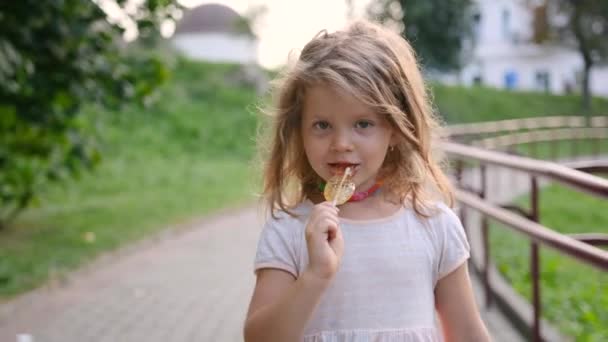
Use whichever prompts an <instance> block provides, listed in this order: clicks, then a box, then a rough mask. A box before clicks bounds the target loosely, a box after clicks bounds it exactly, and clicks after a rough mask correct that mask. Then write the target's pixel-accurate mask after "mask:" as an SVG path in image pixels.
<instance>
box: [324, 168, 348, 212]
mask: <svg viewBox="0 0 608 342" xmlns="http://www.w3.org/2000/svg"><path fill="white" fill-rule="evenodd" d="M350 178H351V174H350V170H349V169H346V172H345V174H344V175H336V176H334V177H332V178H331V179H330V180H329V181H328V182H327V184H326V185H325V190H324V191H323V196H324V197H325V199H326V200H327V201H332V202H334V204H335V205H340V204H344V203H346V202H347V201H348V200H349V199H350V198H351V196H352V195H353V194H354V193H355V188H356V186H355V183H353V182H352V181H351V180H350Z"/></svg>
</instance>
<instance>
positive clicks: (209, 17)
mask: <svg viewBox="0 0 608 342" xmlns="http://www.w3.org/2000/svg"><path fill="white" fill-rule="evenodd" d="M244 24H245V22H244V21H243V18H242V17H241V15H239V14H238V13H237V12H236V11H235V10H233V9H232V8H230V7H228V6H225V5H220V4H206V5H200V6H197V7H194V8H192V9H190V10H188V11H186V12H185V13H184V17H183V18H182V19H181V20H180V21H179V22H178V23H177V26H176V28H175V34H180V33H208V32H219V33H233V34H244V33H246V32H248V31H250V29H249V27H243V25H244Z"/></svg>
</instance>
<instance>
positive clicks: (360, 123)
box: [355, 121, 374, 128]
mask: <svg viewBox="0 0 608 342" xmlns="http://www.w3.org/2000/svg"><path fill="white" fill-rule="evenodd" d="M373 125H374V123H373V122H371V121H357V123H356V124H355V126H356V127H357V128H369V127H372V126H373Z"/></svg>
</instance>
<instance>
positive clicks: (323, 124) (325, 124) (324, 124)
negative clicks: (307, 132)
mask: <svg viewBox="0 0 608 342" xmlns="http://www.w3.org/2000/svg"><path fill="white" fill-rule="evenodd" d="M312 126H313V127H314V128H316V129H321V130H323V129H328V128H329V123H328V122H327V121H317V122H315V123H314V124H313V125H312Z"/></svg>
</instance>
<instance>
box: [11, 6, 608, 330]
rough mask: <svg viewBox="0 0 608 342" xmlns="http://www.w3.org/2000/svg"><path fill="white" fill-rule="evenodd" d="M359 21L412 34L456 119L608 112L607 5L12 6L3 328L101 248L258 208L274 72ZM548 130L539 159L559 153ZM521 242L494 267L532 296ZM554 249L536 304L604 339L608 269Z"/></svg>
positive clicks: (562, 205) (552, 192) (593, 209)
mask: <svg viewBox="0 0 608 342" xmlns="http://www.w3.org/2000/svg"><path fill="white" fill-rule="evenodd" d="M360 18H367V19H370V20H375V21H378V22H381V23H382V24H383V25H386V26H387V27H389V28H391V29H393V30H395V31H396V32H399V33H400V34H403V35H404V36H405V37H406V38H407V39H409V40H410V42H411V43H412V45H413V46H414V48H415V50H416V51H417V53H418V55H419V58H420V63H421V67H422V68H423V71H424V75H425V77H426V78H427V80H428V81H429V87H430V90H431V92H432V94H433V98H434V104H435V107H436V110H437V112H438V113H439V114H440V115H441V116H442V118H443V119H444V120H445V122H446V123H447V124H448V125H462V124H467V123H477V122H491V121H501V120H508V119H521V118H535V117H555V116H570V117H578V118H580V119H581V120H583V121H582V122H583V126H591V125H592V122H600V121H601V120H604V121H601V122H605V120H606V118H607V117H608V63H607V61H608V2H606V1H603V0H584V1H567V0H546V1H543V0H537V1H534V0H450V1H442V0H425V1H422V0H420V1H414V0H410V1H393V0H330V1H321V0H311V1H279V0H266V1H262V0H251V1H247V0H226V1H197V0H183V1H173V0H49V1H35V0H21V1H3V2H2V3H0V313H2V314H0V331H2V329H5V332H8V333H6V335H2V334H1V333H0V337H2V336H9V335H11V334H13V332H14V329H13V328H11V326H12V325H13V324H14V321H12V320H11V319H14V317H16V316H17V315H16V314H14V312H15V311H14V310H18V309H16V308H18V307H20V306H21V303H22V298H31V296H32V295H31V294H32V293H37V294H40V293H41V291H42V293H43V294H47V295H48V296H51V297H52V296H53V295H54V293H55V292H53V291H54V290H53V291H51V290H49V292H47V291H46V290H44V291H43V290H41V289H47V288H49V287H50V288H53V289H54V288H55V287H54V286H55V285H57V286H59V287H60V288H61V287H64V288H65V287H67V288H68V289H69V288H70V287H69V286H70V285H68V284H67V283H66V282H67V279H70V277H71V275H72V274H76V273H75V272H76V271H77V270H82V269H85V268H87V267H88V268H93V270H92V271H91V272H94V271H95V270H96V269H98V268H101V267H102V266H99V264H98V263H96V261H97V260H99V258H100V256H104V255H113V253H115V252H116V251H119V250H124V249H125V248H127V247H128V246H133V245H136V244H137V243H138V242H140V241H149V240H150V239H151V238H154V239H158V240H159V241H160V240H163V239H162V236H164V235H163V234H167V232H172V231H178V230H180V229H181V228H183V227H186V226H187V227H189V228H188V229H196V225H194V228H193V225H192V222H198V220H200V219H205V218H207V217H215V216H214V215H221V214H222V213H224V214H226V213H228V214H230V213H231V212H240V210H242V208H248V207H250V206H251V205H252V204H254V203H255V201H256V200H257V193H258V192H259V191H260V178H259V174H260V170H259V162H258V160H257V159H256V149H255V143H256V140H257V132H258V129H259V128H260V127H261V126H263V119H262V116H261V115H260V114H259V108H260V107H264V106H265V105H267V104H268V101H269V92H268V91H269V89H270V88H269V82H270V80H272V78H273V77H274V76H276V75H277V73H278V72H279V71H280V70H281V68H282V67H283V66H285V65H286V64H287V63H288V61H289V59H290V58H292V59H293V58H297V55H298V52H299V50H300V49H301V48H302V47H303V46H304V45H305V44H306V42H307V41H309V40H310V39H311V38H312V37H314V36H315V35H316V34H317V33H318V32H319V31H320V30H323V29H327V30H328V31H334V30H337V29H340V28H343V27H344V26H345V25H346V24H347V23H348V22H350V21H352V20H355V19H360ZM596 118H600V119H596ZM602 118H603V119H602ZM593 120H595V121H593ZM601 127H603V128H602V131H604V133H602V134H603V135H602V136H604V135H605V132H606V131H608V128H605V127H607V126H601ZM583 138H584V137H580V139H579V138H577V139H578V140H581V141H578V142H577V145H575V146H576V147H575V148H574V149H573V148H572V146H573V145H572V141H570V140H568V141H561V142H559V145H560V146H562V147H560V148H559V149H558V150H559V151H562V152H563V153H565V154H567V156H568V157H573V156H575V155H585V154H591V153H592V152H593V154H594V155H596V156H602V155H603V156H605V155H606V153H607V152H606V151H608V143H607V142H606V139H605V138H604V139H599V138H598V139H596V140H597V141H594V142H586V141H582V140H584V139H583ZM555 144H557V143H551V142H549V143H547V144H545V145H542V144H541V145H540V146H539V147H535V148H534V149H533V150H534V153H535V155H534V157H536V158H545V157H546V158H547V159H548V158H549V155H550V154H551V156H552V157H556V156H555V154H554V153H553V150H550V148H551V146H552V145H555ZM531 151H532V150H531V148H530V147H529V146H526V145H525V144H522V146H519V148H515V149H511V150H510V152H511V153H519V154H523V155H530V153H532V152H531ZM543 151H544V152H543ZM562 152H558V154H559V153H562ZM564 156H565V155H564ZM557 157H559V156H557ZM546 191H547V192H546V193H545V192H543V193H542V196H547V197H546V198H550V199H551V200H550V201H547V202H546V203H545V204H543V205H546V207H545V206H543V208H542V211H543V213H544V215H543V220H547V221H543V223H547V225H549V226H550V227H552V228H555V229H556V230H558V231H562V232H571V233H574V232H579V231H581V232H590V231H593V232H602V233H608V215H606V214H605V213H606V209H608V205H607V203H606V201H605V199H597V198H594V197H589V196H587V197H585V196H586V195H581V194H576V195H575V194H572V193H569V192H567V190H564V189H561V188H560V187H551V188H547V190H546ZM576 196H582V197H581V198H578V197H576ZM513 200H514V201H515V202H517V201H519V202H521V201H522V199H521V198H520V197H518V198H513ZM583 203H584V204H583ZM574 204H577V206H575V205H574ZM188 229H186V230H188ZM256 229H257V228H256ZM569 230H573V231H569ZM201 239H202V238H201ZM252 239H253V240H251V241H248V242H247V243H248V247H247V248H249V249H247V251H248V252H247V253H248V254H246V255H245V256H244V258H245V265H248V264H247V262H251V263H252V260H253V254H252V253H253V251H252V249H254V248H255V246H254V245H253V244H255V235H254V236H253V237H252ZM508 239H509V238H507V237H502V236H501V235H494V237H493V238H492V244H493V246H495V247H493V248H494V250H495V251H496V256H495V257H496V264H497V266H498V268H499V270H500V271H501V273H503V275H505V277H506V279H507V280H508V281H509V282H510V284H511V285H512V286H513V287H514V288H515V289H516V290H517V291H518V292H519V293H520V294H521V295H522V296H524V297H527V298H529V297H530V294H529V283H530V276H529V274H528V273H527V269H523V270H522V263H525V262H526V260H527V258H528V254H527V253H528V249H527V246H525V245H523V246H521V244H520V243H518V242H517V241H512V242H510V243H509V244H507V243H506V242H505V241H507V240H508ZM513 246H521V247H522V248H521V249H518V248H514V247H513ZM225 248H227V249H230V248H233V249H238V248H240V247H238V246H232V245H226V246H225ZM560 258H562V257H561V256H559V255H552V256H547V257H545V256H544V255H543V262H546V263H547V265H546V266H545V264H543V269H544V270H549V271H547V272H550V270H555V269H556V268H561V267H564V268H567V269H568V270H567V271H565V272H561V273H560V274H561V275H560V276H556V275H554V274H553V273H551V274H549V275H546V274H541V278H542V279H543V280H545V279H547V280H545V282H546V283H545V287H543V291H545V293H547V298H549V299H548V300H546V301H545V302H543V317H545V318H547V319H548V320H549V321H550V322H551V323H552V324H554V325H555V326H556V327H557V329H558V330H559V331H560V333H562V334H563V335H564V336H568V337H569V338H575V339H576V340H581V341H600V340H606V339H608V328H607V327H608V312H607V311H606V310H605V308H606V307H608V278H607V277H606V274H605V273H601V274H600V272H598V271H595V270H593V271H589V270H587V269H584V268H583V269H582V270H581V269H580V268H579V267H578V266H577V265H569V266H568V265H565V266H562V261H561V259H560ZM194 262H195V263H200V262H202V261H201V260H195V261H194ZM87 265H89V266H87ZM90 265H93V266H90ZM558 265H559V266H558ZM184 267H185V266H184ZM189 267H190V266H189ZM191 267H194V269H193V270H192V272H204V269H202V270H201V269H198V268H196V266H191ZM218 272H221V271H218ZM244 272H250V270H247V269H245V270H244ZM570 272H572V273H570ZM581 272H582V273H581ZM589 272H591V273H589ZM593 272H596V273H593ZM589 274H593V275H592V276H586V275H589ZM161 276H162V272H161ZM247 276H249V278H247V279H248V280H247V282H246V283H245V284H247V285H248V286H249V285H251V284H252V283H251V281H252V279H251V274H248V275H247ZM556 277H557V278H556ZM559 277H562V278H559ZM575 280H576V281H575ZM235 281H236V280H235ZM209 286H210V285H209ZM172 291H179V287H175V288H173V289H172ZM247 291H249V290H247ZM204 292H205V290H204V289H203V290H201V293H204ZM136 293H139V294H141V292H137V291H136ZM248 294H249V293H246V295H248ZM246 295H243V298H246V297H247V296H246ZM135 296H136V297H137V296H138V295H135ZM36 298H38V297H36ZM37 300H38V299H37ZM40 300H42V299H40ZM15 303H18V304H15ZM28 303H30V302H28ZM28 305H34V304H31V303H30V304H28ZM117 305H118V304H117ZM234 305H236V304H234ZM238 305H239V306H240V307H241V311H242V310H244V309H245V308H244V307H243V305H246V303H245V304H242V303H240V302H239V303H238ZM32 310H33V309H32ZM57 310H59V309H57ZM241 311H239V314H240V315H242V312H241ZM22 312H23V313H21V314H22V315H27V310H25V309H24V311H22ZM226 314H227V315H228V314H229V313H226ZM19 317H21V316H19ZM239 317H240V316H239ZM66 319H67V318H66ZM160 320H162V318H161V319H160ZM34 321H35V322H38V323H36V324H39V325H40V326H45V327H46V328H45V329H48V330H44V331H46V332H48V335H44V334H43V336H47V338H46V339H45V338H44V337H43V338H41V339H39V340H53V339H52V338H50V337H48V336H59V337H57V340H62V339H61V336H62V335H61V333H58V332H54V334H55V335H52V333H50V332H49V331H51V330H52V329H53V325H52V324H51V323H52V322H53V321H52V320H49V319H48V317H47V319H42V318H41V319H40V320H38V321H36V320H34V319H32V322H34ZM40 322H42V323H40ZM36 324H34V323H32V325H31V326H32V329H33V330H35V329H34V328H33V327H36V326H38V325H36ZM218 324H220V323H218ZM83 329H84V328H83ZM125 329H127V330H128V328H125ZM41 331H42V330H41ZM64 332H65V331H64ZM74 334H75V335H73V337H74V339H73V340H78V336H79V335H78V334H77V333H74ZM237 335H238V333H237V334H235V336H237ZM70 336H72V335H70ZM103 336H104V334H103V333H98V334H97V335H92V337H90V340H103V339H102V338H101V337H103ZM108 336H114V335H108ZM209 336H211V335H209ZM64 337H65V336H64ZM106 337H107V336H106ZM13 338H15V337H11V339H13ZM0 339H2V338H0ZM65 340H70V339H67V338H66V339H65ZM80 340H82V339H80ZM108 340H116V339H112V338H111V337H110V339H108ZM126 340H138V339H137V338H133V339H131V338H126ZM143 340H147V339H143ZM165 340H179V339H177V338H176V339H172V338H167V339H165ZM186 340H188V339H187V338H186ZM210 340H222V339H210ZM237 340H238V338H237Z"/></svg>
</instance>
